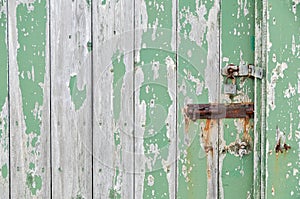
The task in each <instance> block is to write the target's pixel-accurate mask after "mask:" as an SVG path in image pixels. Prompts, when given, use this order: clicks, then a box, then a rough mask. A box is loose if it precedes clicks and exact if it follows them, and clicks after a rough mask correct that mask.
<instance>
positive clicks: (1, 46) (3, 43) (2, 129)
mask: <svg viewBox="0 0 300 199" xmlns="http://www.w3.org/2000/svg"><path fill="white" fill-rule="evenodd" d="M7 33H8V32H7V2H6V1H2V3H0V54H1V56H0V154H1V156H0V190H1V195H0V198H1V199H2V198H3V199H5V198H8V197H9V178H10V175H9V170H10V168H9V166H10V165H9V110H8V101H9V100H8V41H7Z"/></svg>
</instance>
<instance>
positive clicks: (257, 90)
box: [253, 0, 265, 198]
mask: <svg viewBox="0 0 300 199" xmlns="http://www.w3.org/2000/svg"><path fill="white" fill-rule="evenodd" d="M254 4H255V5H254V12H255V19H254V20H255V21H254V22H255V26H254V28H255V51H254V65H255V66H257V67H262V68H264V64H263V53H262V52H263V36H262V34H263V25H262V24H263V3H262V1H261V0H255V1H254ZM263 81H264V80H261V79H257V78H256V79H255V80H254V110H255V114H254V125H253V130H254V140H253V153H254V154H253V164H254V165H253V167H254V170H253V185H254V187H253V198H262V194H261V192H262V187H263V182H264V180H263V179H262V174H263V172H261V170H262V168H261V166H262V161H263V158H262V154H263V153H264V147H262V146H263V145H262V143H263V141H262V134H263V133H264V131H263V128H262V127H263V122H264V116H263V114H264V111H265V104H264V100H265V95H264V91H263V85H264V82H263Z"/></svg>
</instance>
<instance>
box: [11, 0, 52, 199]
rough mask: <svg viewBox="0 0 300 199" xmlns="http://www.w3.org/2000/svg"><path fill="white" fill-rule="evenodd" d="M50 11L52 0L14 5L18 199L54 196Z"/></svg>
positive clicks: (13, 80) (14, 167) (13, 123)
mask: <svg viewBox="0 0 300 199" xmlns="http://www.w3.org/2000/svg"><path fill="white" fill-rule="evenodd" d="M47 7H48V1H46V0H42V1H24V0H23V1H16V0H14V1H9V3H8V12H9V14H8V24H9V27H8V29H9V93H10V162H11V165H10V170H11V184H12V185H13V186H12V188H11V190H10V192H11V197H12V198H50V183H51V177H50V142H49V140H50V139H49V138H50V134H49V128H50V109H49V108H50V103H49V102H50V101H49V100H50V95H49V85H50V82H49V56H48V55H49V54H48V53H49V51H48V49H49V40H48V35H49V34H48V31H49V30H48V24H49V21H48V15H47ZM28 57H30V59H29V58H28Z"/></svg>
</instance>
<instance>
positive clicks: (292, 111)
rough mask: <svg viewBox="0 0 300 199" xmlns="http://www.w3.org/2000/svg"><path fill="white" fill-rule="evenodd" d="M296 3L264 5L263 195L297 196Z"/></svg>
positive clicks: (299, 82)
mask: <svg viewBox="0 0 300 199" xmlns="http://www.w3.org/2000/svg"><path fill="white" fill-rule="evenodd" d="M299 4H300V2H299V1H295V0H286V1H274V0H268V1H267V4H266V6H267V7H266V9H267V17H268V18H267V62H266V63H267V77H266V81H267V89H266V91H267V107H266V108H267V112H266V124H267V126H266V193H265V194H266V198H300V180H299V176H300V175H299V172H300V122H299V115H300V106H299V101H300V100H299V99H300V98H299V97H300V69H299V65H300V35H299V32H300V26H299V20H300V10H299V6H300V5H299ZM288 146H289V147H291V148H290V149H289V148H288Z"/></svg>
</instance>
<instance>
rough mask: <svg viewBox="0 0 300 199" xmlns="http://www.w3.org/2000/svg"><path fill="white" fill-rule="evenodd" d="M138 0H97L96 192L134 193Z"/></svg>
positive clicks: (108, 194)
mask: <svg viewBox="0 0 300 199" xmlns="http://www.w3.org/2000/svg"><path fill="white" fill-rule="evenodd" d="M133 18H134V1H127V0H119V1H117V0H107V1H105V0H102V1H93V63H94V64H93V65H94V67H93V71H94V72H93V85H94V87H93V92H94V96H93V101H94V104H93V106H94V112H93V114H94V125H93V128H94V133H93V162H94V167H93V173H94V174H93V175H94V176H93V183H94V185H93V187H94V189H93V196H94V198H133V197H134V190H133V189H134V185H133V180H134V179H133V176H134V174H133V166H134V162H133V158H134V151H133V149H134V142H133V139H134V138H133V125H134V123H133V116H134V115H133V110H134V109H133V93H134V91H133V83H134V82H133V77H134V68H133V48H134V46H133V44H134V31H133V30H134V28H133V26H134V20H133Z"/></svg>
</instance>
